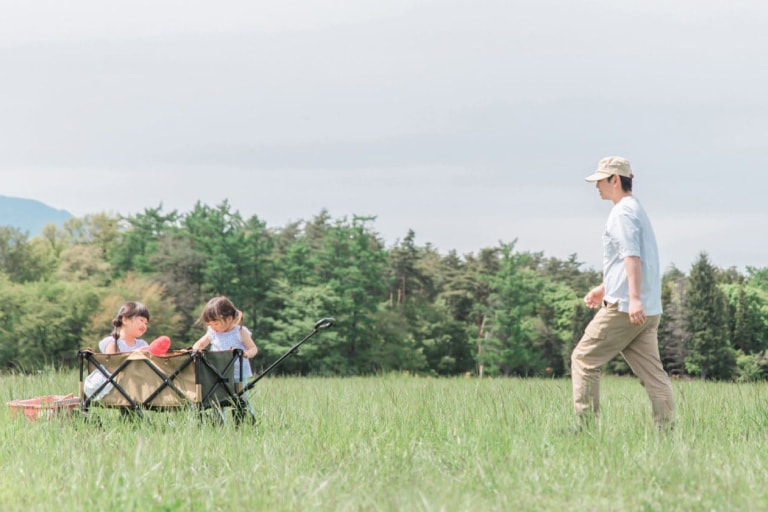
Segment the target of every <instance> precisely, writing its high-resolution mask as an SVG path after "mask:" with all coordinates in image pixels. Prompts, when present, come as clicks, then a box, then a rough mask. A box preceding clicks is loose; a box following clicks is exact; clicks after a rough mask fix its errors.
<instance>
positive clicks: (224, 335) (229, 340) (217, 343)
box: [206, 325, 253, 381]
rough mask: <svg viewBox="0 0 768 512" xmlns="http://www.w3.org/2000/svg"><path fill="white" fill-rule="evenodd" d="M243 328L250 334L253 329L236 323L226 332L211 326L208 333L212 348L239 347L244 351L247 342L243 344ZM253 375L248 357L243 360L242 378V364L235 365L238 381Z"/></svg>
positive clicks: (226, 348) (228, 348) (229, 348)
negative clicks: (215, 329)
mask: <svg viewBox="0 0 768 512" xmlns="http://www.w3.org/2000/svg"><path fill="white" fill-rule="evenodd" d="M241 330H242V331H243V332H245V333H247V334H248V336H250V335H251V331H249V330H248V328H247V327H242V326H240V325H236V326H234V327H233V328H232V329H230V330H229V331H226V332H216V331H214V330H213V329H211V327H210V326H209V327H208V329H207V331H206V334H207V335H208V339H209V340H211V350H231V349H234V348H239V349H240V350H243V351H244V350H245V344H243V339H242V338H241V337H240V331H241ZM251 375H253V371H252V370H251V363H250V361H249V360H248V359H245V360H243V376H242V379H241V377H240V365H239V364H236V365H235V380H236V381H237V380H245V379H247V378H248V377H250V376H251Z"/></svg>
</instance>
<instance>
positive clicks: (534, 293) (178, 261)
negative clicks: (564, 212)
mask: <svg viewBox="0 0 768 512" xmlns="http://www.w3.org/2000/svg"><path fill="white" fill-rule="evenodd" d="M374 222H375V217H360V216H353V217H351V218H349V217H343V218H336V219H334V218H332V217H331V216H330V215H329V214H328V212H327V211H321V212H320V213H319V214H318V215H317V216H315V217H314V218H312V219H310V220H307V221H297V222H292V223H289V224H287V225H285V226H283V227H279V228H270V227H267V225H266V223H265V222H263V221H262V220H260V219H259V218H258V217H257V216H253V217H250V218H247V219H246V218H243V217H242V216H241V215H240V213H239V212H238V211H236V210H233V209H232V207H231V206H230V204H229V203H228V202H227V201H225V202H223V203H221V204H219V205H217V206H209V205H205V204H202V203H197V204H196V205H195V207H194V208H193V209H192V210H191V211H189V212H187V213H179V212H177V211H171V212H166V211H164V210H163V207H162V205H161V206H158V207H157V208H147V209H145V210H144V211H143V212H141V213H137V214H135V215H130V216H127V217H121V216H118V215H114V214H107V213H99V214H92V215H86V216H84V217H81V218H73V219H70V220H68V221H67V222H66V223H65V224H64V225H63V226H62V227H57V226H55V225H53V224H50V225H48V226H46V227H45V228H44V230H43V232H42V233H41V234H40V235H37V236H34V237H31V238H30V237H29V236H28V235H27V234H26V233H23V232H21V231H19V230H18V229H16V228H12V227H0V303H2V309H1V310H0V365H1V367H2V368H4V369H14V370H16V371H29V370H33V369H36V368H40V367H44V366H47V365H55V366H73V365H74V364H75V363H76V352H77V350H79V349H81V348H84V347H95V346H96V343H97V342H98V340H99V339H101V338H102V337H104V336H106V335H108V334H109V332H110V331H111V320H112V318H113V317H114V315H115V313H116V312H117V309H118V308H119V306H120V304H121V303H122V302H124V301H126V300H138V301H140V302H143V303H145V304H146V305H147V306H148V308H149V310H150V313H151V321H150V327H149V331H148V333H147V335H146V336H145V337H146V338H147V339H148V340H149V341H151V339H152V338H153V337H155V336H159V335H161V334H164V335H168V336H170V337H171V339H172V340H173V346H174V348H185V347H189V346H191V345H192V343H193V342H194V341H195V340H196V339H197V338H199V337H200V336H201V335H202V333H203V330H204V328H203V326H201V325H200V324H199V323H198V322H197V317H198V315H199V313H200V311H201V309H202V306H203V305H204V304H205V302H206V301H207V300H208V299H209V298H211V297H213V296H216V295H226V296H228V297H229V298H230V299H231V300H232V301H233V302H234V303H235V305H236V306H237V307H238V308H240V309H241V310H242V311H243V314H244V321H245V324H246V326H249V327H250V328H251V330H252V331H253V335H254V340H255V341H256V343H257V345H258V346H259V349H260V353H259V356H258V357H257V358H256V359H255V360H254V365H255V366H256V367H258V366H260V365H265V364H268V363H269V362H271V361H272V360H274V359H275V358H276V357H278V356H279V355H281V354H283V353H284V352H285V351H286V350H288V349H289V348H290V347H291V346H292V345H293V344H294V343H295V342H296V341H298V339H300V338H301V337H302V336H303V335H305V334H306V333H308V332H309V331H310V330H311V329H312V326H313V324H314V322H315V321H316V320H318V319H320V318H323V317H329V316H331V317H335V318H336V320H337V323H336V326H335V327H334V328H333V329H332V330H329V331H324V332H323V335H322V336H320V337H317V338H316V339H314V340H313V341H312V342H311V343H308V344H305V345H304V346H302V350H301V355H300V357H295V358H290V359H288V360H286V362H285V363H284V364H283V365H282V366H281V368H280V370H281V371H282V372H284V373H288V374H294V375H366V374H374V373H380V372H389V371H408V372H411V373H414V374H422V375H446V376H449V375H461V374H467V373H469V374H474V375H480V376H482V375H494V376H495V375H499V376H502V375H503V376H553V377H556V376H563V375H567V374H568V372H569V363H570V353H571V350H572V349H573V347H574V345H575V344H576V343H577V342H578V340H579V338H580V337H581V334H582V332H583V330H584V328H585V326H586V324H587V323H588V322H589V320H590V319H591V317H592V315H593V314H594V312H593V311H592V310H589V309H587V308H586V306H585V305H584V303H583V300H582V298H583V296H584V295H585V294H586V293H587V291H588V290H589V289H590V288H592V287H593V286H595V285H596V284H598V283H599V282H600V280H601V275H600V273H599V272H597V271H595V270H593V269H590V268H585V266H584V265H583V264H582V263H580V262H579V261H578V260H577V256H576V255H575V254H574V255H571V256H570V257H569V258H567V259H564V260H562V259H557V258H552V257H545V256H544V254H543V253H539V252H520V251H517V250H516V249H515V241H511V242H502V243H500V244H499V245H498V246H497V247H487V248H482V249H480V250H479V251H478V252H477V253H469V254H464V255H458V254H457V253H456V252H455V251H451V252H449V253H447V254H445V255H441V254H440V253H439V252H438V251H437V250H436V249H435V248H434V247H433V246H432V245H431V244H429V243H425V244H419V243H417V241H416V236H415V234H414V232H413V231H408V232H407V233H406V234H405V236H404V237H403V238H402V239H401V240H398V241H397V242H395V243H394V245H392V246H391V247H386V246H385V244H384V242H383V241H382V239H381V238H380V236H379V235H378V233H377V232H376V231H375V229H374V225H373V224H374ZM663 302H664V311H665V313H664V315H663V316H662V322H661V324H660V326H659V343H660V351H661V356H662V361H663V363H664V365H665V368H666V369H667V371H668V372H670V373H671V374H674V375H681V376H683V375H690V376H697V377H702V378H705V379H736V380H741V381H750V380H757V379H763V378H765V377H766V376H767V375H768V362H767V361H766V348H768V268H761V269H756V268H748V269H747V270H746V271H745V272H739V271H737V270H736V269H733V268H730V269H720V268H717V267H716V266H714V265H713V264H712V263H710V261H709V260H708V258H707V255H706V254H705V253H701V254H700V255H699V258H698V259H697V261H696V262H695V263H694V264H693V265H692V267H691V269H690V270H689V272H688V273H687V274H686V273H684V272H683V271H681V270H679V269H677V268H675V267H672V268H670V269H668V270H667V271H666V273H665V274H664V276H663ZM605 369H606V371H608V372H613V373H627V372H628V371H629V370H628V368H627V367H626V364H625V363H624V362H623V360H622V359H620V358H617V359H615V360H614V361H612V362H611V363H609V364H608V365H606V368H605Z"/></svg>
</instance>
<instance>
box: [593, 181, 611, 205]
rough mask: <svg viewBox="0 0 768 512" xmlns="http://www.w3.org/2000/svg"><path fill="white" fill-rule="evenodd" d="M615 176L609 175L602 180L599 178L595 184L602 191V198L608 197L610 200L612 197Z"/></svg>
mask: <svg viewBox="0 0 768 512" xmlns="http://www.w3.org/2000/svg"><path fill="white" fill-rule="evenodd" d="M614 178H615V176H609V177H607V178H603V179H602V180H597V183H596V184H595V186H596V187H597V190H599V191H600V198H601V199H607V200H610V199H611V198H612V196H613V195H612V193H611V190H612V188H613V187H612V185H613V179H614Z"/></svg>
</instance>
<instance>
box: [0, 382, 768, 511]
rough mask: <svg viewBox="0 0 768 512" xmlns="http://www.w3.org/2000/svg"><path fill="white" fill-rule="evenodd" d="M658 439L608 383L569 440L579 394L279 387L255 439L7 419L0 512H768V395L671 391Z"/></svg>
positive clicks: (259, 397) (642, 402)
mask: <svg viewBox="0 0 768 512" xmlns="http://www.w3.org/2000/svg"><path fill="white" fill-rule="evenodd" d="M0 383H2V386H0V393H1V394H2V397H3V398H4V402H7V401H9V400H12V399H17V398H31V397H35V396H40V395H49V394H64V393H68V392H76V391H77V376H76V373H75V372H74V371H72V372H62V373H57V372H53V371H51V372H48V373H44V374H40V375H35V376H20V375H6V376H2V377H0ZM674 387H675V398H676V400H677V404H678V423H677V427H676V430H675V431H674V432H673V433H672V434H671V435H660V434H658V433H656V432H655V431H654V429H653V426H652V424H651V419H650V406H649V404H648V400H647V398H646V396H645V393H644V390H643V388H642V387H641V386H640V385H639V384H638V382H637V380H635V379H631V378H616V377H613V378H607V379H604V382H603V386H602V390H603V416H602V419H601V422H600V425H599V426H598V427H597V428H596V429H594V430H593V431H591V432H588V433H581V434H578V435H574V434H569V433H567V431H568V427H570V426H571V425H572V416H571V391H570V381H569V380H540V379H526V380H524V379H483V380H478V379H464V378H461V379H424V378H414V377H407V376H402V375H398V376H383V377H377V378H350V379H310V378H306V379H299V378H273V379H265V380H263V381H261V382H260V383H259V384H258V385H257V386H256V387H255V388H254V389H253V391H252V394H251V402H252V404H253V406H254V408H255V409H256V410H257V411H258V412H259V414H260V421H259V424H258V426H256V427H253V426H249V427H243V428H239V429H238V428H235V427H234V425H232V422H229V423H227V424H226V425H224V426H214V425H210V424H201V423H200V422H199V421H198V419H197V416H196V414H195V412H194V411H181V412H179V413H152V414H150V416H151V421H150V422H146V421H145V422H133V421H129V420H124V419H121V417H120V415H119V414H118V413H117V412H116V411H112V410H106V409H97V410H96V412H95V413H94V414H95V415H98V416H99V417H100V418H101V420H102V422H101V426H99V425H97V424H94V423H84V422H82V421H78V420H77V419H75V420H67V419H54V420H51V421H39V422H35V423H33V422H29V421H27V420H26V419H24V418H15V419H12V418H11V417H10V414H9V409H8V407H4V408H3V410H2V412H0V460H1V461H2V462H0V464H2V469H0V481H2V483H3V485H2V486H0V504H1V508H2V510H4V511H25V512H26V511H57V512H63V511H64V510H66V511H70V510H89V511H90V510H121V511H126V510H137V511H138V510H142V511H144V510H154V511H170V510H180V511H181V510H183V511H187V510H206V511H207V510H222V511H225V510H226V511H229V510H270V511H297V510H327V511H353V510H409V511H410V510H423V511H443V510H444V511H464V510H478V511H485V510H504V511H508V510H611V511H613V510H660V511H661V510H663V511H674V510H691V511H694V510H695V511H699V510H718V511H719V510H734V511H735V510H739V511H742V510H766V509H768V487H766V486H767V485H768V484H767V483H768V463H767V462H766V461H768V455H767V454H766V445H768V434H766V431H767V429H768V406H767V405H768V384H741V385H736V384H727V383H705V382H699V381H691V382H675V383H674Z"/></svg>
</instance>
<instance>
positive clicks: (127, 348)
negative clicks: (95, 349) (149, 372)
mask: <svg viewBox="0 0 768 512" xmlns="http://www.w3.org/2000/svg"><path fill="white" fill-rule="evenodd" d="M114 341H115V338H114V337H112V336H107V337H106V338H104V339H103V340H101V341H100V342H99V350H100V351H101V352H106V351H107V346H108V345H109V344H110V343H113V342H114ZM148 346H149V344H148V343H147V342H146V341H144V340H141V339H138V338H137V339H136V340H135V343H134V345H133V346H131V345H128V343H126V342H125V340H124V339H122V338H120V339H119V340H117V351H118V352H133V351H134V350H138V349H140V348H142V347H148Z"/></svg>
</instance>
